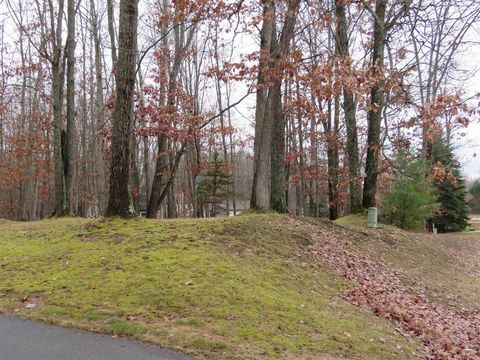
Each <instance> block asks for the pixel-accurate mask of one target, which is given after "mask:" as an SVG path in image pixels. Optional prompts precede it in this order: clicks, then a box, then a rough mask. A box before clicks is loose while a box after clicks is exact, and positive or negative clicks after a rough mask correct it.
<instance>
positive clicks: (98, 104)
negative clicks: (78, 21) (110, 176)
mask: <svg viewBox="0 0 480 360" xmlns="http://www.w3.org/2000/svg"><path fill="white" fill-rule="evenodd" d="M90 1H91V10H92V14H94V16H93V17H94V18H93V26H92V33H93V38H94V47H95V79H96V81H95V82H96V92H95V115H96V116H95V123H94V124H93V129H94V130H93V131H94V133H93V136H94V138H93V139H92V141H93V147H94V151H93V153H94V157H95V164H96V168H97V171H96V173H97V174H98V175H97V182H96V189H95V190H96V195H97V198H98V211H99V212H100V214H101V215H103V214H105V211H106V209H107V202H108V189H107V186H108V184H107V182H106V176H107V175H106V164H105V160H104V158H103V144H102V140H101V136H99V132H100V130H101V129H102V126H104V119H105V116H104V98H103V77H102V49H101V41H100V34H99V27H100V26H99V25H100V24H99V23H98V21H99V20H98V15H97V13H96V11H95V6H94V5H95V4H94V0H90Z"/></svg>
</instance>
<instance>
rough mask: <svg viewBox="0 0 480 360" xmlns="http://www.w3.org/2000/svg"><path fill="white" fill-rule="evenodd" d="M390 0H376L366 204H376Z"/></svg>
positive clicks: (365, 192)
mask: <svg viewBox="0 0 480 360" xmlns="http://www.w3.org/2000/svg"><path fill="white" fill-rule="evenodd" d="M387 1H388V0H376V3H375V18H374V22H375V25H374V33H373V56H372V67H373V69H374V75H375V76H378V80H377V82H376V83H375V85H374V86H373V87H372V89H371V92H370V109H369V111H368V135H367V160H366V165H365V182H364V184H363V207H364V208H368V207H371V206H375V205H376V194H377V178H378V157H379V153H380V125H381V120H382V111H383V107H384V91H385V79H384V75H383V65H384V53H385V39H386V37H385V10H386V7H387Z"/></svg>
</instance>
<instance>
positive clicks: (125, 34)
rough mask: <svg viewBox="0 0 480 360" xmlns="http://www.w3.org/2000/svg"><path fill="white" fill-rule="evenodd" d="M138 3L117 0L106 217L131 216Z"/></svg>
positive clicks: (132, 0)
mask: <svg viewBox="0 0 480 360" xmlns="http://www.w3.org/2000/svg"><path fill="white" fill-rule="evenodd" d="M137 22H138V0H121V1H120V24H119V28H120V31H119V57H118V63H117V71H116V99H115V110H114V115H113V132H112V159H111V164H110V189H109V198H108V206H107V216H121V217H130V216H132V215H133V214H132V212H131V199H130V191H129V179H130V152H131V149H130V146H131V143H130V135H131V132H132V124H133V119H132V115H133V95H134V94H133V93H134V87H135V69H136V56H137Z"/></svg>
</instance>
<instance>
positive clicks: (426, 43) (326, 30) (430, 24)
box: [0, 0, 480, 221]
mask: <svg viewBox="0 0 480 360" xmlns="http://www.w3.org/2000/svg"><path fill="white" fill-rule="evenodd" d="M5 3H6V4H7V5H8V6H7V8H8V11H7V13H5V14H4V15H5V18H4V19H3V26H2V27H1V34H0V35H1V36H2V39H4V40H3V41H2V46H3V47H2V49H1V59H0V67H1V69H0V70H1V79H0V80H1V81H0V215H2V216H5V217H10V218H16V219H26V220H28V219H38V218H42V217H46V216H50V215H52V214H55V215H57V216H62V215H65V214H73V215H81V216H98V215H101V214H106V215H119V216H132V215H133V214H135V213H139V212H142V211H145V213H146V215H147V216H148V217H151V218H155V217H177V216H206V215H216V214H218V213H219V209H220V208H221V209H224V210H226V212H229V211H230V210H233V211H234V212H235V211H236V210H237V207H238V206H237V205H238V203H239V201H240V200H248V201H249V202H250V206H251V207H252V208H256V209H259V210H270V209H273V210H275V211H278V212H290V213H294V214H298V215H311V216H329V217H330V218H331V219H335V218H336V217H338V216H340V215H342V214H347V213H350V212H359V211H362V209H363V208H366V207H370V206H376V205H378V204H381V203H382V200H384V197H385V195H386V194H387V193H389V191H390V189H393V190H394V191H393V192H392V193H394V192H395V189H397V188H399V187H402V186H404V185H402V184H404V183H402V181H404V180H402V179H401V178H396V180H394V181H393V182H392V176H396V175H395V174H399V173H400V172H399V171H395V169H396V168H398V167H399V166H395V163H396V160H395V159H397V156H399V158H398V159H399V161H400V163H398V164H400V165H401V162H402V161H403V160H400V159H402V158H403V159H404V160H405V159H406V158H407V157H408V155H405V154H413V153H415V157H418V159H419V160H418V163H416V162H414V163H413V164H409V165H408V166H407V165H405V164H406V162H405V161H403V163H405V164H404V165H401V166H400V167H403V168H405V172H407V173H408V172H413V173H412V174H410V175H412V176H414V177H417V178H418V179H419V180H420V181H419V182H418V184H419V186H420V185H421V184H423V183H424V181H423V180H422V179H424V180H425V179H427V180H425V181H430V180H428V179H432V180H431V181H432V182H435V181H436V182H437V183H435V186H436V187H437V188H439V187H440V185H439V184H440V183H442V184H444V185H445V181H449V182H450V185H449V186H450V189H452V187H453V188H456V187H457V186H458V184H460V183H461V181H460V180H459V179H460V177H461V176H460V173H459V172H458V171H453V170H451V169H452V166H451V164H452V163H453V162H454V158H453V157H452V156H453V155H452V156H450V158H449V159H440V158H439V156H441V155H439V154H440V153H441V151H440V152H439V150H438V149H437V148H438V146H436V145H435V144H437V143H439V142H441V143H442V144H443V147H444V148H445V149H447V150H448V151H447V152H448V153H449V154H452V148H453V146H454V144H455V141H456V140H457V137H459V136H461V135H462V131H463V129H464V128H465V127H466V126H467V125H468V123H469V122H470V121H472V120H475V119H476V116H477V109H476V107H475V106H476V104H475V103H474V102H473V101H475V93H474V92H472V93H469V92H467V91H465V89H464V81H465V79H467V78H468V76H470V75H471V74H470V73H468V71H466V70H467V69H466V68H465V66H464V64H462V61H461V59H462V56H463V55H464V54H465V52H466V51H469V50H470V49H471V47H472V46H473V45H471V44H470V41H471V40H472V36H474V34H475V31H476V30H478V29H477V28H476V27H477V25H478V24H477V23H478V21H477V20H478V19H479V16H480V3H478V1H476V0H440V1H439V0H374V1H373V0H355V1H353V0H324V1H310V0H281V1H273V0H231V1H223V0H210V1H208V0H182V1H180V0H175V1H168V0H143V1H141V2H140V3H139V1H138V0H120V2H119V4H117V3H116V2H115V1H114V0H108V1H107V2H106V3H105V2H99V1H97V0H67V1H66V3H65V1H64V0H58V1H57V2H55V3H54V2H42V1H38V0H34V1H32V2H29V3H24V2H21V1H20V2H18V3H15V2H14V1H12V0H5ZM117 5H119V8H118V7H117ZM117 20H118V21H117ZM117 23H118V26H117ZM7 38H8V39H7ZM252 133H253V135H254V136H253V137H252V136H251V135H252ZM402 154H403V155H402ZM398 164H397V165H398ZM449 169H450V170H449ZM397 170H398V169H397ZM410 175H409V176H410ZM422 176H423V177H422ZM198 179H203V180H201V181H203V182H202V183H201V184H200V183H199V181H198ZM207 179H209V180H207ZM212 179H214V180H213V181H212ZM445 186H447V185H445ZM430 195H431V194H430V193H429V192H427V194H426V195H425V197H426V198H430ZM432 196H433V195H432ZM435 196H438V194H437V195H435ZM392 198H393V195H392V196H390V198H385V199H386V201H385V207H386V208H389V207H390V210H391V209H392V208H393V207H394V205H392V204H393V203H392ZM440 200H441V199H440ZM436 202H437V203H438V199H437V201H436ZM440 202H442V200H441V201H440ZM441 209H443V211H444V212H443V213H442V214H440V213H438V214H437V215H439V216H440V215H442V216H443V217H444V218H445V215H446V213H445V211H446V208H445V207H443V208H440V209H439V210H437V212H439V211H440V210H441ZM397 210H398V209H397ZM401 221H404V220H401Z"/></svg>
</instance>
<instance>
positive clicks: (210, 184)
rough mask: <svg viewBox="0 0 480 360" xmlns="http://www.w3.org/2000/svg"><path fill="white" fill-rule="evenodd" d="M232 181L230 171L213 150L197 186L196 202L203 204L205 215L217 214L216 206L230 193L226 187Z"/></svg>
mask: <svg viewBox="0 0 480 360" xmlns="http://www.w3.org/2000/svg"><path fill="white" fill-rule="evenodd" d="M232 182H233V178H232V173H231V172H230V171H229V170H228V169H227V165H226V164H225V162H223V161H222V160H221V159H220V156H219V155H218V152H215V153H214V154H213V159H212V161H211V162H210V163H209V165H208V167H207V169H206V171H205V172H204V174H203V176H202V179H201V180H200V182H199V184H198V187H197V200H198V203H199V204H201V205H203V207H204V209H205V210H206V212H207V215H210V216H216V215H218V206H219V205H220V204H221V203H222V202H223V201H224V200H225V199H226V198H227V197H228V196H229V195H231V191H229V190H228V187H229V186H230V185H231V184H232Z"/></svg>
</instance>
